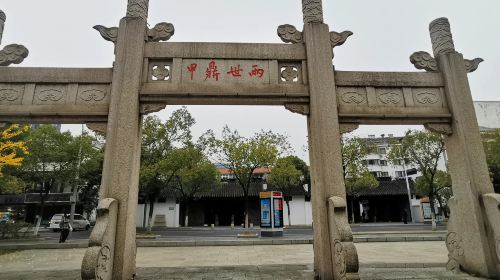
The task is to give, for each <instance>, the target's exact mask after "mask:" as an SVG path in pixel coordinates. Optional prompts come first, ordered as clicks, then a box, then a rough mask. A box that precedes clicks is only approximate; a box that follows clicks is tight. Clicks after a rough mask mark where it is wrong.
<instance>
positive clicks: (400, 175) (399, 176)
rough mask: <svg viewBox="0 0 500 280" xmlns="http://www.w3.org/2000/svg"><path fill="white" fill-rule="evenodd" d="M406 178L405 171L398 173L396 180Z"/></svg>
mask: <svg viewBox="0 0 500 280" xmlns="http://www.w3.org/2000/svg"><path fill="white" fill-rule="evenodd" d="M404 176H405V172H404V171H396V178H401V177H404Z"/></svg>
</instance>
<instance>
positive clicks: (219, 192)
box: [199, 181, 305, 198]
mask: <svg viewBox="0 0 500 280" xmlns="http://www.w3.org/2000/svg"><path fill="white" fill-rule="evenodd" d="M263 184H264V182H263V181H259V182H252V183H250V188H249V190H248V196H253V197H258V196H259V193H260V192H263V191H277V189H276V188H275V187H274V186H273V185H271V184H269V183H267V190H263V188H262V186H263ZM290 194H291V195H305V191H304V189H303V188H302V187H300V186H297V187H294V188H292V190H291V193H290ZM199 197H211V198H223V197H244V192H243V188H242V187H241V186H240V185H239V184H238V183H237V182H236V181H230V182H222V183H221V184H220V185H219V186H216V187H213V188H212V189H211V190H210V191H205V192H203V193H200V195H199Z"/></svg>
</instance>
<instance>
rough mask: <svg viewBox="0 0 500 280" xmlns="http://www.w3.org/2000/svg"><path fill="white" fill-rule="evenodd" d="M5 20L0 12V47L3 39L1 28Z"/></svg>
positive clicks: (5, 17) (3, 14)
mask: <svg viewBox="0 0 500 280" xmlns="http://www.w3.org/2000/svg"><path fill="white" fill-rule="evenodd" d="M6 19H7V16H6V15H5V13H4V12H3V11H2V10H0V45H1V44H2V37H3V28H4V26H5V20H6Z"/></svg>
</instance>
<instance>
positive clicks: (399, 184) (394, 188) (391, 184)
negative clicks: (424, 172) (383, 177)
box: [359, 179, 415, 196]
mask: <svg viewBox="0 0 500 280" xmlns="http://www.w3.org/2000/svg"><path fill="white" fill-rule="evenodd" d="M379 183H380V185H379V186H378V187H376V188H373V189H364V190H361V191H360V192H359V196H389V195H408V191H407V190H406V181H405V180H399V179H398V180H393V181H380V182H379ZM409 183H410V191H411V193H412V194H415V184H414V182H413V180H409Z"/></svg>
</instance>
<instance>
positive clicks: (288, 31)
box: [277, 24, 304, 44]
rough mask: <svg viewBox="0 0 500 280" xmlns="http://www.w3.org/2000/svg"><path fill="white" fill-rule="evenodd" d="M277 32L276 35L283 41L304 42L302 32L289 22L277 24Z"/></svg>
mask: <svg viewBox="0 0 500 280" xmlns="http://www.w3.org/2000/svg"><path fill="white" fill-rule="evenodd" d="M277 32H278V37H280V39H281V41H283V42H285V43H292V44H298V43H303V42H304V38H303V36H302V32H300V31H298V30H297V28H295V26H293V25H291V24H282V25H280V26H278V30H277Z"/></svg>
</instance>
